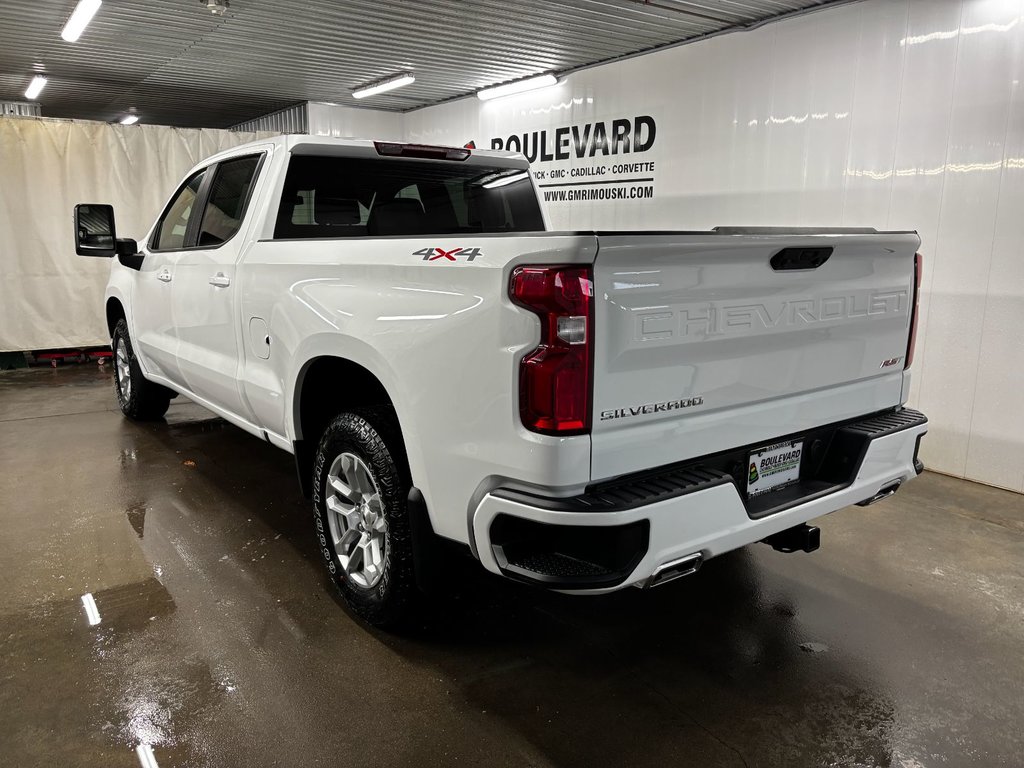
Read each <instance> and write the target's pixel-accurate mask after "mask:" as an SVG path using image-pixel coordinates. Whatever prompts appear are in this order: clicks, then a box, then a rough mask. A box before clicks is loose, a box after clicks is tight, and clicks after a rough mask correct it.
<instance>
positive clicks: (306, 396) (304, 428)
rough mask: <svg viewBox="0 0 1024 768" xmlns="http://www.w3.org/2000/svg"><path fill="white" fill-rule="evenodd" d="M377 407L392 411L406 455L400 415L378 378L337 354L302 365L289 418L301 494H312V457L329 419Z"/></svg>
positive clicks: (321, 357) (368, 369)
mask: <svg viewBox="0 0 1024 768" xmlns="http://www.w3.org/2000/svg"><path fill="white" fill-rule="evenodd" d="M380 406H384V407H390V408H394V409H395V415H396V418H397V419H398V424H399V436H400V438H401V440H402V450H403V452H404V453H405V455H406V456H408V451H407V450H406V447H405V438H404V435H405V434H406V432H405V430H404V428H403V427H404V425H403V423H402V418H401V415H400V413H399V412H398V409H397V408H396V403H395V399H394V397H393V396H392V393H391V392H390V391H389V389H388V387H387V386H385V384H384V382H383V381H382V380H381V377H380V376H378V375H377V374H376V373H375V372H374V371H372V370H370V368H368V367H367V366H365V365H363V364H361V363H359V362H356V361H355V360H352V359H350V358H347V357H343V356H340V355H331V354H323V355H317V356H315V357H311V358H310V359H308V360H307V361H306V362H305V363H303V364H302V366H301V367H300V369H299V372H298V375H297V377H296V380H295V386H294V389H293V397H292V412H291V419H292V426H293V430H294V439H293V441H292V446H293V448H294V453H295V465H296V470H297V471H298V474H299V485H300V487H301V488H302V492H303V494H304V495H306V496H307V497H309V496H311V495H312V487H311V480H312V469H313V457H314V456H315V455H316V448H317V444H318V443H319V440H320V436H321V435H322V434H323V432H324V430H325V429H326V427H327V425H328V424H329V423H330V421H331V419H332V418H334V417H335V416H336V415H338V414H339V413H342V412H344V411H346V410H352V409H358V408H369V407H380Z"/></svg>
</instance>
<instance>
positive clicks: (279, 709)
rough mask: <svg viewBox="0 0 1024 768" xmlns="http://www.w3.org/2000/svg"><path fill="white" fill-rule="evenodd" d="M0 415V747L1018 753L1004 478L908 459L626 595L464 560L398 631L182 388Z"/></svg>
mask: <svg viewBox="0 0 1024 768" xmlns="http://www.w3.org/2000/svg"><path fill="white" fill-rule="evenodd" d="M0 430H2V432H0V435H2V439H0V584H2V589H0V714H2V716H0V765H4V766H7V765H9V766H44V765H45V766H51V765H60V766H79V765H81V766H138V765H139V764H140V762H139V756H138V754H137V752H136V748H137V747H138V745H139V744H149V745H151V747H152V754H153V756H154V758H155V759H156V761H157V762H158V764H159V765H160V766H184V765H190V766H264V765H266V766H271V765H279V766H292V765H337V766H348V765H375V766H434V765H473V766H475V765H480V766H517V767H520V766H556V765H557V766H648V765H650V766H676V765H680V766H682V765H687V766H701V767H702V768H704V767H707V766H902V767H903V768H925V767H928V768H930V767H931V766H1002V765H1006V766H1020V765H1022V764H1024V756H1022V755H1024V736H1022V725H1024V497H1022V496H1019V495H1014V494H1011V493H1006V492H1002V491H998V490H995V489H991V488H987V487H984V486H980V485H975V484H971V483H967V482H962V481H958V480H953V479H950V478H946V477H942V476H939V475H934V474H930V473H926V474H925V475H924V476H923V477H922V478H920V479H919V480H917V481H915V482H914V483H912V484H911V485H909V486H908V487H907V488H906V489H905V490H903V491H901V492H900V493H899V494H897V496H896V497H894V498H893V499H891V500H888V501H886V502H883V503H881V504H878V505H875V506H874V507H871V508H868V509H860V508H857V507H852V508H850V509H846V510H843V511H841V512H838V513H836V514H835V515H833V516H831V517H829V518H827V519H824V520H822V521H821V523H820V525H821V528H822V542H823V544H822V548H821V550H819V551H818V552H817V553H815V554H813V555H804V554H796V555H782V554H778V553H775V552H773V551H771V550H770V549H768V548H767V547H765V546H762V545H755V546H753V547H749V548H747V549H746V550H743V551H740V552H736V553H733V554H732V555H728V556H725V557H722V558H719V559H717V560H713V561H711V562H710V563H708V564H707V566H706V567H705V568H704V569H703V570H702V571H701V572H700V573H698V574H697V575H696V576H694V577H691V578H689V579H686V580H683V581H681V582H676V583H674V584H671V585H666V586H665V587H662V588H659V589H656V590H653V591H651V592H647V593H642V592H639V591H636V590H629V591H627V592H623V593H619V594H616V595H612V596H608V597H601V598H572V597H565V596H560V595H552V594H545V593H540V592H536V591H533V590H531V589H528V588H525V587H519V586H516V585H513V584H507V583H504V582H502V581H500V580H497V579H495V578H491V577H490V576H488V575H486V574H485V573H484V572H483V571H477V570H471V571H469V572H468V573H469V575H470V578H469V579H468V580H467V583H466V585H465V587H464V588H463V589H462V591H461V594H460V595H459V597H458V598H457V599H455V600H453V601H451V602H450V603H449V604H447V605H446V606H442V607H438V608H437V609H436V611H434V612H433V613H431V614H429V616H428V617H427V619H426V620H425V622H424V624H423V626H422V627H421V628H420V629H419V631H418V633H417V634H415V635H413V636H401V637H399V636H393V635H388V634H384V633H380V632H377V631H374V630H371V629H368V628H366V627H365V626H363V625H361V624H359V623H358V622H356V621H355V620H353V619H352V618H351V617H350V616H348V615H347V614H346V612H345V611H344V609H343V608H342V607H340V606H339V605H338V603H337V602H336V600H335V599H334V598H333V596H332V594H331V592H330V590H329V588H328V586H327V583H326V581H325V579H324V576H323V574H322V573H321V566H320V563H319V562H318V558H317V554H316V551H315V549H314V547H313V538H312V534H311V523H310V520H309V512H308V506H307V503H306V501H305V500H304V499H303V498H302V497H301V495H300V493H299V490H298V486H297V484H296V481H295V478H294V474H293V465H292V460H291V457H290V456H288V455H287V454H285V453H283V452H281V451H278V450H277V449H274V448H272V447H270V446H268V445H266V444H264V443H262V442H260V441H259V440H257V439H255V438H253V437H250V436H249V435H246V434H244V433H243V432H241V431H240V430H238V429H235V428H234V427H231V426H229V425H226V424H225V423H224V422H222V421H220V420H218V419H215V418H212V417H211V416H210V415H209V414H208V413H207V412H205V411H203V410H202V409H200V408H199V407H198V406H195V405H194V404H191V403H189V402H187V401H185V400H184V399H181V398H179V399H178V400H177V401H175V402H174V403H173V404H172V406H171V410H170V411H169V413H168V415H167V420H166V423H156V424H146V425H139V424H132V423H130V422H127V421H125V420H124V419H122V418H121V416H120V414H119V413H118V412H117V411H116V404H115V402H114V399H113V393H112V388H111V382H110V376H109V373H107V372H103V371H102V370H100V369H97V368H96V367H93V366H83V367H80V368H68V369H58V370H55V371H51V370H29V371H18V372H10V373H2V374H0ZM87 593H88V594H91V595H93V597H94V599H95V603H96V610H97V611H98V614H99V623H98V624H95V625H91V624H90V622H89V618H88V613H87V611H86V609H85V607H84V605H83V602H82V598H83V595H85V594H87Z"/></svg>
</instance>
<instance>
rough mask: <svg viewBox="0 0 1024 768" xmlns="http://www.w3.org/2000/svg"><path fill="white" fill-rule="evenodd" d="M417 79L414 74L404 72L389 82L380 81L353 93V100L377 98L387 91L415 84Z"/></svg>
mask: <svg viewBox="0 0 1024 768" xmlns="http://www.w3.org/2000/svg"><path fill="white" fill-rule="evenodd" d="M415 82H416V78H415V77H413V74H412V72H402V73H401V74H400V75H395V76H393V77H389V78H388V79H387V80H380V81H378V82H376V83H372V84H371V85H368V86H366V87H365V88H360V89H358V90H355V91H352V98H353V99H365V98H366V97H367V96H375V95H377V94H378V93H384V92H385V91H393V90H395V88H401V87H402V86H403V85H409V83H415Z"/></svg>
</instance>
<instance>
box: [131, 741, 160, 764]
mask: <svg viewBox="0 0 1024 768" xmlns="http://www.w3.org/2000/svg"><path fill="white" fill-rule="evenodd" d="M135 754H136V755H138V756H139V765H141V766H142V768H160V766H159V765H158V764H157V762H156V755H154V754H153V748H152V747H151V746H149V744H139V746H137V747H136V748H135Z"/></svg>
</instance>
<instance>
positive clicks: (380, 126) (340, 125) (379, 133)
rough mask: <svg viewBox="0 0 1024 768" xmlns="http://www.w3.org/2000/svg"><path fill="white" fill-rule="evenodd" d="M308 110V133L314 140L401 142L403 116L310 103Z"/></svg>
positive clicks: (305, 107)
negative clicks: (314, 137)
mask: <svg viewBox="0 0 1024 768" xmlns="http://www.w3.org/2000/svg"><path fill="white" fill-rule="evenodd" d="M304 109H305V110H306V125H307V129H306V132H307V133H310V134H312V135H314V136H335V137H338V138H341V137H347V138H369V139H382V140H391V141H399V140H401V138H402V115H401V114H400V113H397V112H383V111H381V110H379V109H353V108H352V107H344V106H342V105H340V104H328V103H326V102H322V101H310V102H307V103H306V104H305V105H304Z"/></svg>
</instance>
